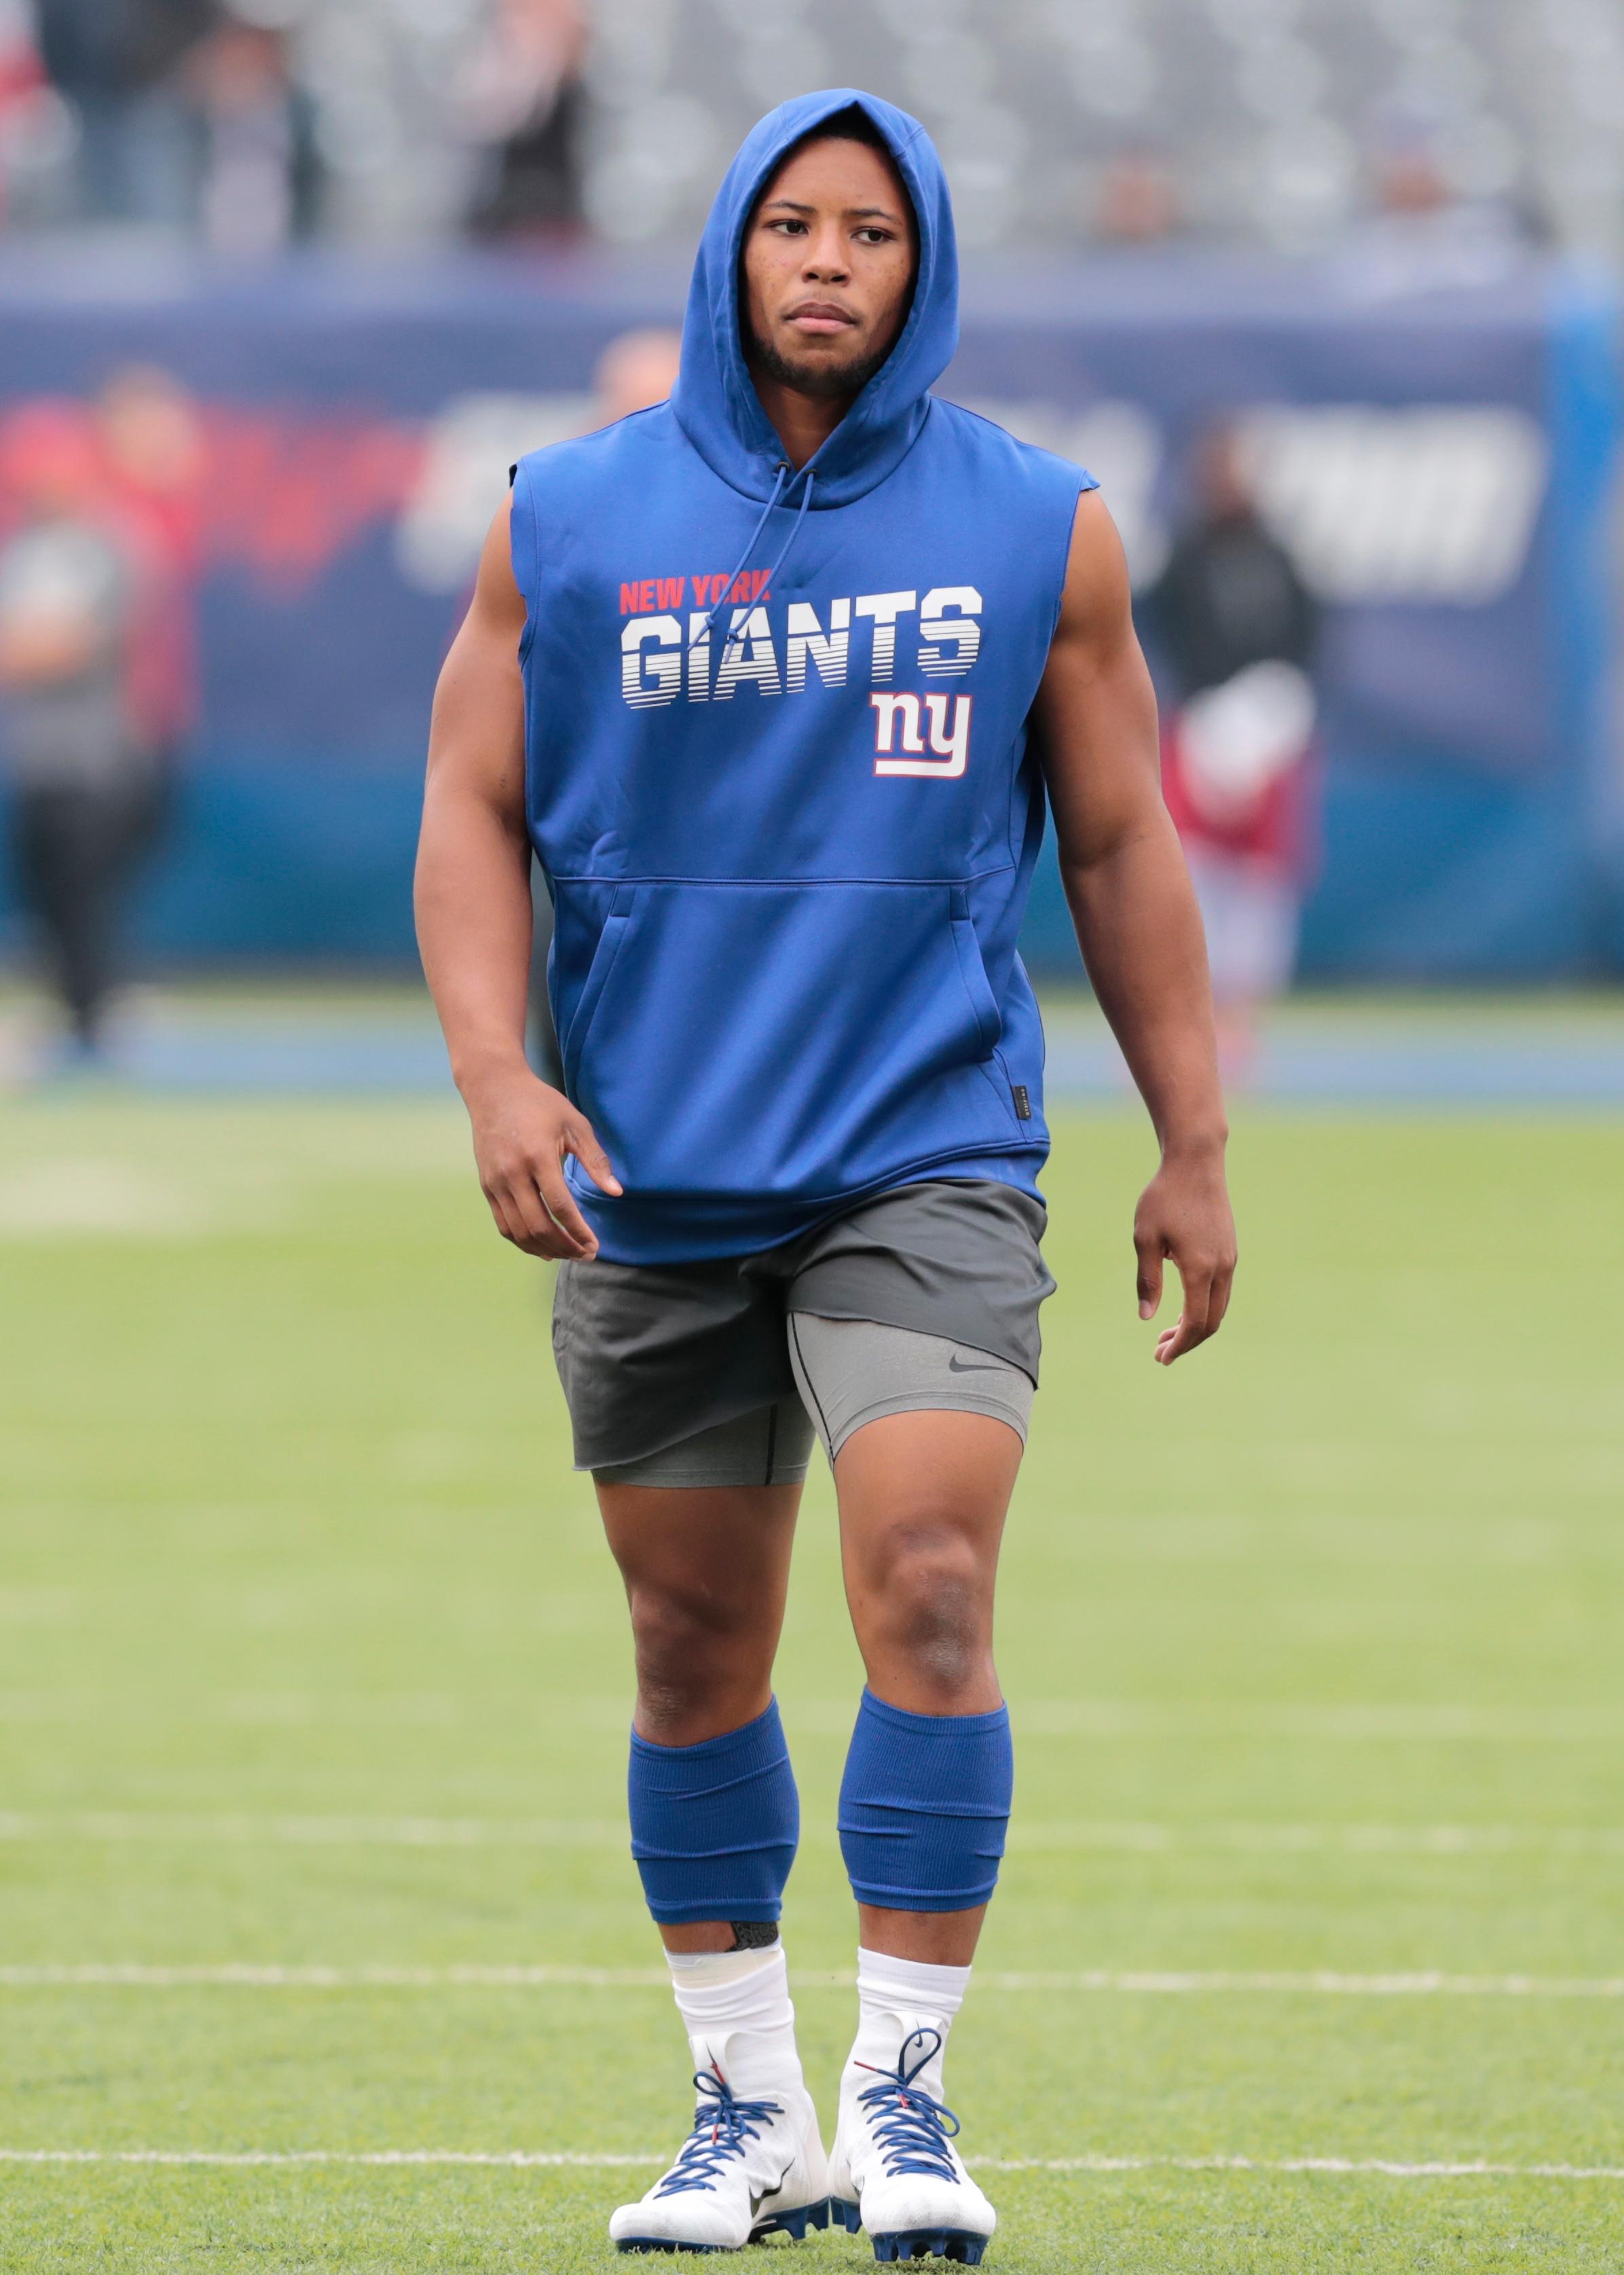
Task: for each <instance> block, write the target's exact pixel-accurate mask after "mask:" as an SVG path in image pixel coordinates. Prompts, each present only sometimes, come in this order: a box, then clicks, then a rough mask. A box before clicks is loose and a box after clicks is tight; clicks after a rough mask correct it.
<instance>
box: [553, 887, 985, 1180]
mask: <svg viewBox="0 0 1624 2275" xmlns="http://www.w3.org/2000/svg"><path fill="white" fill-rule="evenodd" d="M1001 1024H1002V1023H1001V1017H1000V1013H999V1008H998V1003H997V1000H996V998H995V996H994V994H993V989H992V987H991V986H990V984H989V982H988V979H987V974H986V967H985V965H984V964H983V962H982V958H981V951H980V945H979V942H978V940H977V937H976V933H975V927H974V926H973V924H972V922H971V916H970V906H969V898H968V896H967V894H966V892H965V890H964V888H963V887H957V886H948V885H915V884H909V885H880V884H852V883H844V882H841V883H831V884H817V885H806V884H794V885H779V884H762V885H753V884H738V885H736V884H710V883H704V884H691V883H682V884H663V883H661V884H656V883H649V884H640V885H636V886H630V887H627V886H623V887H621V888H618V889H617V891H616V895H615V896H614V900H613V903H612V904H611V909H610V912H609V914H608V918H606V919H605V921H604V925H603V928H602V932H601V934H600V937H599V940H598V942H597V946H596V949H595V952H594V953H593V957H592V961H591V964H590V967H589V969H588V971H587V974H586V978H585V984H584V986H583V988H582V992H581V995H580V998H579V1001H578V1005H577V1008H576V1009H575V1012H574V1014H573V1016H572V1017H571V1019H570V1025H569V1031H568V1035H567V1038H566V1040H565V1043H564V1064H565V1069H566V1075H567V1078H568V1080H569V1084H570V1091H571V1094H572V1095H574V1096H576V1097H577V1098H578V1100H579V1101H580V1104H581V1106H582V1107H583V1109H584V1110H585V1112H586V1113H587V1114H588V1115H590V1117H591V1118H592V1121H593V1126H594V1128H595V1129H596V1130H597V1134H598V1137H599V1138H600V1140H601V1142H602V1144H603V1145H604V1146H605V1147H606V1148H607V1150H608V1155H609V1158H610V1160H612V1161H613V1162H614V1164H615V1166H616V1170H617V1172H618V1173H619V1175H621V1176H622V1178H623V1180H624V1181H625V1183H626V1184H627V1186H628V1188H629V1189H630V1190H634V1191H635V1190H642V1191H645V1192H652V1191H662V1192H672V1193H691V1194H696V1195H697V1194H724V1193H725V1194H734V1195H738V1194H749V1195H756V1196H760V1197H766V1196H767V1195H772V1194H799V1195H804V1196H808V1197H815V1196H819V1195H822V1194H826V1193H827V1194H829V1195H838V1194H840V1193H842V1192H844V1191H849V1190H856V1189H857V1188H858V1187H861V1186H865V1185H868V1184H870V1183H874V1182H876V1181H879V1180H882V1179H883V1178H884V1177H885V1176H886V1175H888V1174H889V1173H890V1172H892V1171H894V1170H897V1169H901V1168H906V1167H908V1166H909V1165H910V1163H912V1162H914V1161H920V1160H930V1159H932V1158H933V1157H934V1158H940V1157H941V1156H944V1155H947V1154H948V1153H954V1152H957V1151H974V1150H975V1149H977V1148H981V1149H984V1150H986V1151H989V1152H992V1151H996V1150H999V1149H1000V1148H1001V1147H1005V1146H1008V1145H1009V1144H1010V1143H1011V1141H1012V1140H1017V1141H1020V1140H1024V1139H1025V1138H1026V1137H1027V1132H1026V1131H1025V1130H1023V1128H1022V1125H1021V1124H1020V1123H1018V1122H1016V1118H1015V1111H1014V1107H1013V1103H1012V1102H1011V1101H1010V1100H1008V1097H1007V1095H1006V1087H1007V1086H1006V1085H1003V1084H1001V1082H1000V1081H999V1080H998V1078H997V1069H996V1064H995V1062H993V1058H992V1054H993V1051H994V1050H995V1048H996V1047H997V1043H998V1039H999V1036H1000V1033H1001Z"/></svg>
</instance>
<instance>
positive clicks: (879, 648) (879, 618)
mask: <svg viewBox="0 0 1624 2275" xmlns="http://www.w3.org/2000/svg"><path fill="white" fill-rule="evenodd" d="M855 605H856V608H857V614H858V616H872V618H873V620H874V667H873V676H874V677H875V678H876V679H889V677H890V676H891V673H892V670H893V669H894V668H895V662H896V620H897V618H898V616H903V614H905V613H906V611H907V610H909V609H910V608H918V605H919V596H918V593H859V594H858V596H857V601H856V603H855Z"/></svg>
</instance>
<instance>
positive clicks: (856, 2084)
mask: <svg viewBox="0 0 1624 2275" xmlns="http://www.w3.org/2000/svg"><path fill="white" fill-rule="evenodd" d="M969 1987H970V1969H969V1968H968V1967H934V1966H933V1965H932V1964H931V1963H930V1962H929V1961H927V1960H923V1959H894V1958H892V1957H891V1955H890V1954H889V1953H888V1952H883V1951H864V1950H863V1949H862V1948H861V1947H859V1949H858V1951H857V2042H856V2044H854V2045H853V2047H852V2049H851V2053H850V2058H849V2060H847V2063H846V2068H845V2073H844V2075H842V2079H841V2091H842V2098H843V2097H844V2095H845V2092H846V2090H847V2084H848V2081H850V2084H851V2088H852V2090H861V2088H862V2087H863V2086H864V2085H866V2084H868V2083H871V2082H872V2074H873V2071H874V2070H876V2069H888V2070H895V2067H896V2065H897V2060H898V2058H899V2057H900V2055H901V2053H902V2051H903V2043H904V2041H905V2040H906V2039H908V2038H909V2037H911V2036H912V2034H913V2033H914V2031H916V2030H934V2031H935V2032H936V2034H937V2036H938V2037H940V2040H941V2045H940V2047H938V2048H937V2050H936V2051H935V2052H933V2055H932V2056H931V2059H930V2060H929V2061H928V2062H926V2064H925V2067H924V2068H923V2069H921V2070H920V2072H919V2074H918V2075H919V2083H920V2085H921V2086H922V2087H923V2088H924V2090H925V2092H926V2093H928V2094H931V2095H933V2097H935V2098H936V2099H937V2100H940V2098H941V2069H942V2055H943V2052H945V2050H946V2047H947V2042H948V2031H949V2030H950V2029H952V2027H953V2017H954V2016H955V2015H956V2014H957V2013H958V2010H959V2008H960V2007H962V2006H963V2003H964V1993H965V1992H966V1991H967V1990H968V1988H969ZM924 2051H925V2049H924V2047H923V2046H915V2047H913V2048H912V2049H910V2052H909V2056H908V2067H910V2069H911V2068H912V2067H913V2065H914V2063H915V2062H916V2061H917V2060H918V2058H919V2055H920V2054H921V2053H923V2052H924ZM864 2064H867V2065H868V2066H869V2067H866V2068H865V2067H862V2065H864Z"/></svg>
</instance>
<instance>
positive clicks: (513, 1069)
mask: <svg viewBox="0 0 1624 2275" xmlns="http://www.w3.org/2000/svg"><path fill="white" fill-rule="evenodd" d="M510 510H511V500H510V499H509V500H505V501H504V502H503V504H502V509H501V510H500V511H499V512H498V514H497V515H496V518H495V520H494V521H493V522H492V524H491V526H490V531H489V533H488V534H487V538H486V540H485V548H484V551H483V553H482V554H481V555H480V574H479V579H478V582H477V583H476V585H475V586H474V593H473V600H472V603H471V604H470V607H469V609H468V614H467V616H465V618H464V620H463V624H462V629H461V630H460V631H458V633H457V638H456V639H455V640H453V642H452V643H451V651H450V654H449V655H448V656H447V658H446V660H445V665H444V668H443V669H442V671H441V674H440V684H439V685H438V686H437V687H436V689H435V691H434V717H433V722H432V723H431V725H430V728H429V737H428V779H427V787H426V790H425V793H424V799H423V829H422V835H421V838H420V839H419V845H418V865H417V927H418V945H419V949H421V951H422V956H423V970H424V972H425V974H426V975H427V980H428V986H429V993H430V994H432V995H433V997H434V1008H435V1009H436V1010H437V1011H438V1012H439V1014H440V1024H441V1025H442V1027H443V1028H444V1030H445V1039H446V1044H447V1047H448V1048H449V1052H450V1056H451V1073H452V1077H453V1078H454V1080H455V1081H456V1084H457V1089H458V1090H459V1091H460V1092H462V1095H463V1102H464V1104H465V1106H466V1107H467V1108H468V1116H469V1120H470V1121H471V1122H472V1125H473V1149H474V1158H475V1160H476V1161H477V1162H478V1164H479V1171H480V1184H481V1186H482V1187H483V1189H484V1192H485V1198H486V1199H487V1201H488V1202H489V1204H490V1211H491V1214H492V1216H493V1217H494V1218H495V1223H496V1228H497V1230H498V1231H499V1232H500V1233H501V1234H502V1236H503V1238H504V1239H507V1240H510V1241H511V1242H512V1243H513V1244H514V1246H515V1247H516V1248H521V1249H523V1250H524V1251H525V1255H527V1256H545V1257H554V1258H578V1257H589V1256H593V1255H595V1254H596V1253H597V1242H596V1241H595V1240H594V1239H593V1235H592V1232H591V1229H590V1228H589V1227H588V1226H587V1224H586V1221H585V1218H584V1217H583V1216H582V1215H581V1213H580V1211H579V1209H578V1208H577V1206H576V1205H575V1202H574V1199H573V1198H572V1197H571V1195H570V1189H569V1187H568V1185H567V1184H566V1183H565V1182H564V1174H563V1165H564V1160H565V1158H566V1157H567V1156H568V1155H570V1154H571V1153H573V1154H574V1156H575V1158H576V1159H577V1160H578V1161H579V1162H580V1164H581V1166H582V1168H584V1169H585V1171H586V1173H587V1175H589V1176H590V1177H591V1178H592V1180H593V1183H594V1184H596V1185H597V1186H598V1187H599V1188H600V1189H601V1190H602V1191H604V1192H606V1193H618V1192H619V1190H621V1188H620V1185H619V1183H617V1181H616V1177H615V1175H614V1172H613V1171H612V1170H611V1169H610V1168H609V1165H608V1160H606V1158H605V1156H604V1153H603V1150H602V1148H601V1146H600V1145H599V1144H598V1141H597V1139H596V1138H595V1137H594V1136H593V1131H592V1128H591V1125H590V1124H589V1122H587V1120H586V1117H585V1115H583V1114H580V1113H578V1111H577V1110H576V1108H575V1107H573V1106H571V1105H570V1101H569V1100H568V1099H566V1098H565V1097H564V1096H563V1094H562V1092H558V1091H556V1090H551V1089H549V1088H548V1085H546V1084H545V1083H543V1082H540V1081H538V1080H537V1078H536V1077H535V1076H534V1075H533V1073H532V1072H531V1070H530V1067H529V1065H528V1063H527V1062H526V1060H525V1012H526V1009H527V1005H528V995H529V986H530V950H531V933H532V926H533V915H532V910H531V903H530V837H529V833H528V830H527V828H526V827H525V691H524V683H523V679H522V677H521V675H520V671H519V663H518V644H519V639H520V637H521V635H522V633H523V631H524V629H525V603H524V601H523V599H522V597H521V596H520V593H519V589H518V586H517V583H516V581H515V579H514V575H513V563H512V556H511V554H510V549H509V537H508V517H509V513H510Z"/></svg>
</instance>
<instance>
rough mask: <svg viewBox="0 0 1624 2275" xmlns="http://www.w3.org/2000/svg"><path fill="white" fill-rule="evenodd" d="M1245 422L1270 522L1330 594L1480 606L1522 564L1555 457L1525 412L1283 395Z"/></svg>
mask: <svg viewBox="0 0 1624 2275" xmlns="http://www.w3.org/2000/svg"><path fill="white" fill-rule="evenodd" d="M1242 431H1243V442H1244V445H1245V449H1246V452H1247V456H1248V458H1249V460H1250V471H1251V474H1252V478H1253V480H1254V482H1255V483H1256V486H1257V490H1258V500H1259V502H1260V503H1261V505H1262V508H1263V512H1264V516H1265V519H1266V520H1267V521H1268V522H1269V523H1270V524H1271V525H1272V526H1273V529H1274V530H1275V532H1276V533H1277V534H1278V535H1279V536H1280V539H1281V540H1283V542H1284V543H1285V544H1286V545H1287V546H1288V547H1289V548H1290V549H1291V551H1292V553H1293V554H1294V555H1295V558H1296V562H1297V565H1298V567H1299V568H1300V569H1301V570H1302V571H1303V575H1304V577H1305V578H1307V579H1308V581H1309V583H1310V584H1311V585H1312V586H1314V588H1315V589H1316V591H1318V593H1322V594H1323V595H1324V596H1325V598H1326V600H1328V601H1361V602H1363V603H1364V604H1365V605H1366V606H1369V605H1370V604H1371V603H1372V602H1386V603H1388V604H1389V605H1392V604H1394V603H1398V602H1403V601H1411V602H1416V601H1421V602H1432V603H1443V604H1446V605H1453V606H1454V607H1456V608H1481V607H1484V605H1486V603H1488V602H1489V601H1496V600H1499V599H1500V598H1501V597H1502V595H1503V594H1505V593H1507V592H1509V591H1510V589H1511V587H1512V586H1514V584H1515V583H1516V581H1517V578H1519V577H1520V576H1521V575H1522V570H1523V566H1524V564H1525V563H1526V562H1527V559H1528V554H1529V547H1530V544H1531V542H1532V540H1533V534H1534V528H1535V525H1536V522H1537V518H1538V514H1539V509H1540V506H1541V503H1543V501H1544V498H1545V483H1546V478H1547V474H1548V471H1549V460H1550V450H1549V447H1548V445H1547V443H1546V441H1545V436H1544V435H1543V434H1542V433H1541V432H1540V430H1539V428H1538V427H1537V425H1536V424H1535V422H1534V420H1533V419H1530V417H1529V416H1528V414H1527V412H1522V411H1518V410H1514V409H1512V408H1511V407H1509V406H1500V405H1496V404H1435V405H1434V404H1414V405H1409V406H1406V407H1405V408H1404V409H1402V410H1396V411H1389V410H1386V409H1381V410H1378V409H1376V408H1375V407H1374V406H1371V405H1366V404H1352V403H1348V404H1341V403H1328V404H1312V405H1297V404H1290V405H1287V404H1274V405H1270V406H1267V407H1265V408H1261V409H1259V410H1258V411H1255V412H1252V413H1251V415H1250V417H1249V418H1248V419H1246V420H1245V421H1244V422H1243V430H1242Z"/></svg>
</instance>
